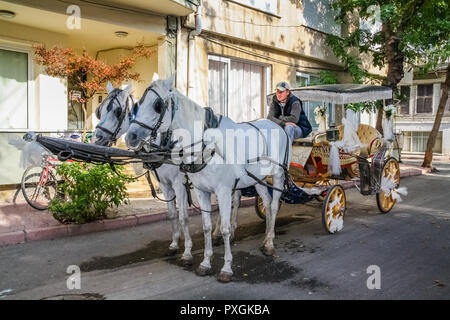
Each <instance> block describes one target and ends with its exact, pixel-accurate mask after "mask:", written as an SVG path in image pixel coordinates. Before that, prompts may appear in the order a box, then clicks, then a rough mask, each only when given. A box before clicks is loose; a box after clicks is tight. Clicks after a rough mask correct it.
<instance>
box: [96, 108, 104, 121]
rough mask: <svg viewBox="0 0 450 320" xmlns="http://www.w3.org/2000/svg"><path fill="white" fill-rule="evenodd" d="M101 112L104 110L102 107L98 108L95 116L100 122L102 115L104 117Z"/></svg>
mask: <svg viewBox="0 0 450 320" xmlns="http://www.w3.org/2000/svg"><path fill="white" fill-rule="evenodd" d="M101 112H102V109H101V108H100V107H97V109H95V116H96V117H97V119H98V120H100V118H101V115H102V114H101Z"/></svg>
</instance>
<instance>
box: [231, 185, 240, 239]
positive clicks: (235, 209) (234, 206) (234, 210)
mask: <svg viewBox="0 0 450 320" xmlns="http://www.w3.org/2000/svg"><path fill="white" fill-rule="evenodd" d="M232 201H233V204H232V206H231V237H230V241H231V242H234V232H235V231H236V229H237V225H238V222H237V214H238V210H239V205H240V204H241V191H240V190H236V191H235V192H234V195H233V199H232Z"/></svg>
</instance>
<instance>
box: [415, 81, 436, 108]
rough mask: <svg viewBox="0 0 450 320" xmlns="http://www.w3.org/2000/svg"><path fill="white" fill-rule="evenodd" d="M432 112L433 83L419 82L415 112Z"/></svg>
mask: <svg viewBox="0 0 450 320" xmlns="http://www.w3.org/2000/svg"><path fill="white" fill-rule="evenodd" d="M432 112H433V85H432V84H419V85H418V86H417V113H432Z"/></svg>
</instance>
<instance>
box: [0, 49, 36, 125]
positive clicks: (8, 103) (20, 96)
mask: <svg viewBox="0 0 450 320" xmlns="http://www.w3.org/2000/svg"><path fill="white" fill-rule="evenodd" d="M28 68H29V57H28V53H26V52H19V51H13V50H10V49H6V48H5V49H3V48H0V129H27V128H28V99H29V97H28Z"/></svg>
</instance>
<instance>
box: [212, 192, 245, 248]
mask: <svg viewBox="0 0 450 320" xmlns="http://www.w3.org/2000/svg"><path fill="white" fill-rule="evenodd" d="M232 201H233V203H232V206H231V235H230V241H231V243H233V242H234V231H235V230H236V228H237V213H238V210H239V204H240V203H241V191H240V190H236V191H235V193H234V195H233V199H232ZM212 241H213V245H215V246H218V245H221V244H222V243H223V237H222V233H221V231H220V214H219V216H218V217H217V221H216V226H215V227H214V232H213V234H212Z"/></svg>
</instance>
